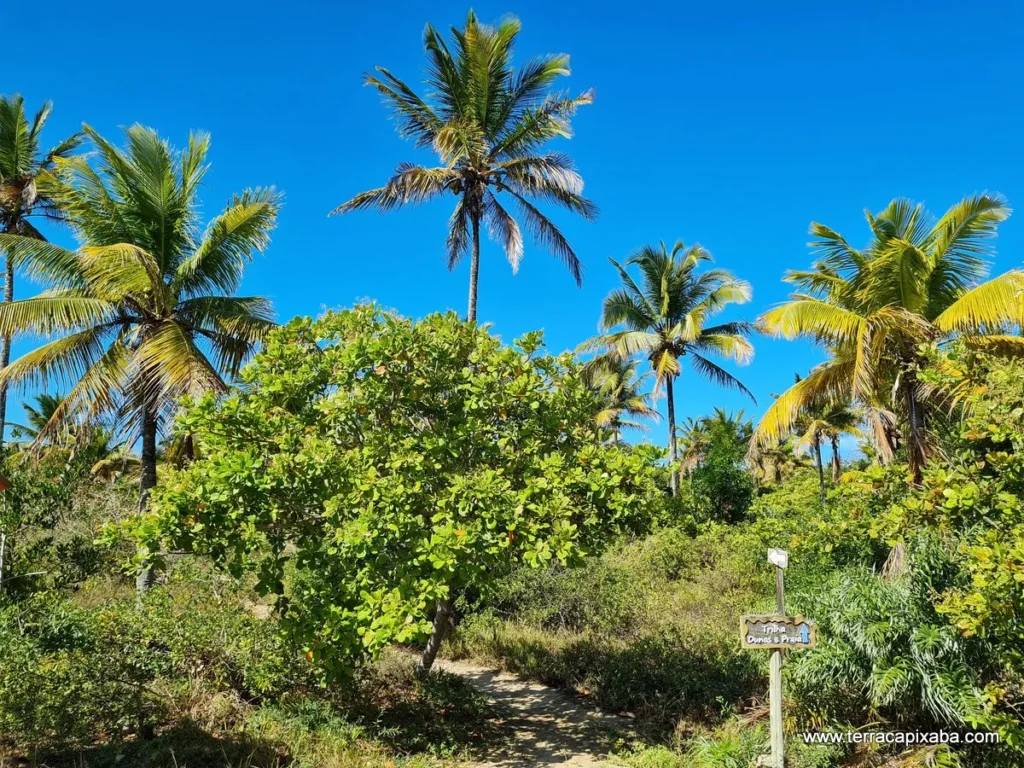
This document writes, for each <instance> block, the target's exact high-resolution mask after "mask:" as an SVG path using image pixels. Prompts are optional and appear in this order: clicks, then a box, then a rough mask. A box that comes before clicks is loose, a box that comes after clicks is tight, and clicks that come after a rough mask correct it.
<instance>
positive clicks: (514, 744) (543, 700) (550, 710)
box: [434, 659, 631, 768]
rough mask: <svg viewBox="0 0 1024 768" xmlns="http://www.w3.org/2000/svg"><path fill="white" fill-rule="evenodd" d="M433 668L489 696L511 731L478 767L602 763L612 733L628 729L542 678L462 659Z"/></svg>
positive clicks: (569, 767)
mask: <svg viewBox="0 0 1024 768" xmlns="http://www.w3.org/2000/svg"><path fill="white" fill-rule="evenodd" d="M434 666H435V668H437V669H442V670H444V671H445V672H450V673H452V674H456V675H460V676H461V677H464V678H465V679H466V680H467V681H469V683H470V684H471V685H473V686H474V687H475V688H477V689H478V690H479V691H480V692H481V693H483V694H484V695H485V696H487V698H488V699H490V701H491V703H492V704H494V706H495V707H496V708H497V710H498V711H499V712H500V713H501V715H502V716H503V720H502V725H503V727H504V728H505V729H506V730H507V731H508V732H509V733H510V738H509V741H508V743H507V744H504V745H502V746H499V747H496V748H495V749H494V750H493V752H491V753H490V754H488V755H487V757H486V758H485V760H484V761H483V762H479V763H474V764H473V765H474V766H476V768H527V766H534V767H536V768H542V767H543V766H563V768H598V767H600V768H605V767H606V766H615V765H621V763H617V762H609V761H607V760H606V759H602V758H603V757H604V756H605V755H606V754H607V753H608V751H609V750H610V749H612V748H613V747H614V746H615V739H616V736H625V735H628V734H629V733H630V730H631V729H630V725H629V721H628V720H626V719H625V718H621V717H617V716H615V715H609V714H606V713H604V712H601V711H600V710H597V709H593V708H590V707H587V706H585V705H584V704H582V703H581V702H580V701H578V700H577V699H574V698H572V697H571V696H569V695H568V694H566V693H564V692H562V691H558V690H554V689H552V688H548V687H547V686H544V685H541V684H540V683H534V682H530V681H526V680H520V679H519V678H518V677H515V676H514V675H510V674H508V673H505V672H498V671H495V670H494V669H489V668H487V667H481V666H478V665H475V664H469V663H467V662H463V661H447V660H444V659H438V660H437V662H436V663H435V665H434Z"/></svg>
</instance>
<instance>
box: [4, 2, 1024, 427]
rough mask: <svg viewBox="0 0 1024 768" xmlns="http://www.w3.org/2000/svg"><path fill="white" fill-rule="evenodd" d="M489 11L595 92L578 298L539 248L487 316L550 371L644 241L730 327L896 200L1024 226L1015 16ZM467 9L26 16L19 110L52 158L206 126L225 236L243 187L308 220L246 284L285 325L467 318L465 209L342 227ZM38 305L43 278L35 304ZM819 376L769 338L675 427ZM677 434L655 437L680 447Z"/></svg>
mask: <svg viewBox="0 0 1024 768" xmlns="http://www.w3.org/2000/svg"><path fill="white" fill-rule="evenodd" d="M474 8H475V10H476V12H477V14H478V16H480V17H481V18H482V19H483V20H485V21H491V20H496V19H498V18H500V17H501V16H503V15H505V14H507V13H512V14H515V15H517V16H518V17H519V18H520V19H521V21H522V23H523V32H522V35H521V36H520V39H519V49H518V50H519V53H520V55H521V56H528V55H532V54H541V53H556V52H566V53H569V54H570V55H571V56H572V68H573V74H572V77H571V78H569V79H568V81H567V84H568V85H569V86H570V87H571V88H572V89H574V90H582V89H585V88H590V87H593V88H596V91H597V97H596V101H595V103H594V105H593V106H591V107H588V108H585V109H583V110H582V111H581V112H580V114H579V116H578V118H577V120H576V122H575V127H576V136H575V138H574V139H572V141H571V142H568V143H565V144H564V145H563V146H560V147H558V148H559V149H565V150H567V151H569V152H571V153H572V155H573V156H574V157H575V159H576V161H577V163H578V165H579V167H580V169H581V171H582V173H583V176H584V178H585V180H586V192H587V193H588V194H589V195H590V196H591V197H592V198H593V199H594V200H595V201H596V202H597V203H598V204H599V205H600V207H601V216H600V218H599V219H598V221H597V222H596V223H594V224H588V223H586V222H583V221H575V220H573V218H571V217H570V216H568V215H565V214H564V213H562V212H559V211H556V212H554V215H555V218H556V219H557V221H558V222H559V223H560V224H561V225H563V227H564V231H565V232H566V233H567V235H568V236H569V238H570V239H571V241H572V243H573V245H574V246H575V247H576V249H577V252H578V253H579V255H580V256H581V257H582V259H583V261H584V263H585V265H586V270H587V271H586V280H585V284H584V287H583V288H582V289H581V290H580V289H577V288H576V287H575V286H574V284H573V282H572V280H571V279H570V277H569V275H568V274H567V273H566V272H565V271H564V270H563V269H562V267H561V266H560V265H559V264H558V263H557V262H556V261H555V260H553V259H552V258H551V257H549V256H548V255H547V254H545V253H544V252H543V251H541V250H538V249H536V248H529V247H528V249H527V252H526V257H525V259H524V261H523V264H522V268H521V269H520V272H519V274H518V275H516V276H513V275H512V273H511V270H510V268H509V266H508V265H507V263H505V262H504V260H503V258H502V256H501V254H500V252H499V251H498V249H497V247H496V246H493V245H488V246H485V249H484V257H483V264H482V269H481V273H482V274H481V300H480V316H481V319H482V320H487V321H491V322H493V324H494V328H495V330H496V331H497V332H498V333H500V334H501V335H502V336H503V337H505V338H506V339H509V340H511V338H512V337H514V336H516V335H518V334H520V333H522V332H524V331H527V330H530V329H534V328H543V329H544V330H545V331H546V333H547V338H548V340H549V343H550V345H551V346H552V347H553V348H554V349H556V350H561V349H565V348H572V347H574V346H575V345H576V344H577V343H578V342H579V341H581V340H582V339H583V338H585V337H587V336H589V335H591V334H592V333H593V332H594V331H595V329H596V322H597V318H598V313H599V310H600V305H601V301H602V299H603V298H604V296H605V295H606V294H607V293H608V291H609V290H610V289H612V288H613V287H615V284H616V276H615V274H614V272H613V270H612V268H611V266H610V265H609V264H608V262H607V257H608V256H614V257H625V256H626V255H628V254H629V253H630V251H632V250H633V249H635V248H636V247H637V246H639V245H641V244H644V243H647V242H656V241H657V240H659V239H664V240H667V241H673V240H676V239H680V238H681V239H684V240H685V241H687V242H692V241H699V242H700V243H702V244H703V245H704V246H706V247H707V248H708V249H710V250H711V252H712V253H713V254H714V255H715V258H716V261H717V262H718V264H719V265H721V266H723V267H726V268H729V269H731V270H733V271H734V272H736V273H737V274H738V275H740V276H742V277H744V278H746V279H747V280H749V281H751V282H752V283H753V285H754V301H753V302H752V304H750V305H748V306H746V307H744V308H742V309H741V311H737V312H734V313H732V316H733V317H741V316H742V317H748V318H753V317H754V316H755V315H756V314H757V313H758V312H760V311H761V310H763V309H764V308H767V307H769V306H772V305H773V304H775V303H777V302H779V301H781V300H782V299H784V298H785V296H786V294H787V288H786V286H785V285H784V284H783V283H782V282H781V281H780V278H781V276H782V274H783V272H784V270H785V269H786V268H790V267H803V266H805V265H807V264H808V263H809V261H810V257H809V256H808V251H807V248H806V241H807V239H808V238H807V227H808V224H809V223H810V222H811V221H812V220H818V221H822V222H824V223H827V224H828V225H829V226H832V227H833V228H835V229H838V230H839V231H841V232H843V233H844V234H846V235H847V236H848V237H849V238H850V239H851V240H852V241H853V242H854V243H855V244H860V243H863V242H864V241H865V240H866V237H867V231H866V225H865V224H864V221H863V214H862V211H863V209H864V208H865V207H867V208H871V209H873V210H879V209H881V208H882V207H883V206H884V205H885V204H886V203H887V202H888V201H889V200H890V199H891V198H893V197H896V196H906V197H911V198H914V199H917V200H921V201H924V202H926V203H927V204H928V206H929V208H931V209H932V210H933V211H935V212H941V211H943V210H944V209H945V208H946V207H947V206H948V205H950V204H951V203H953V202H955V201H956V200H957V199H959V198H960V197H962V196H964V195H968V194H971V193H974V192H981V191H986V190H988V191H998V192H1002V193H1003V194H1005V195H1006V196H1007V197H1008V198H1009V200H1010V203H1011V205H1012V204H1017V205H1018V206H1024V174H1022V170H1024V167H1022V160H1024V149H1022V146H1024V114H1022V112H1024V106H1022V99H1021V82H1022V74H1024V71H1022V70H1024V67H1022V63H1024V59H1022V53H1021V49H1020V34H1021V30H1022V29H1024V25H1022V22H1024V10H1022V6H1020V5H1019V4H1018V3H1014V2H1003V1H1002V0H999V1H996V2H986V3H972V4H968V3H962V2H961V3H945V2H941V1H940V2H898V3H894V2H884V3H883V2H874V1H872V2H859V3H821V2H795V3H764V2H740V3H733V4H712V3H699V4H698V3H692V4H681V3H659V2H646V3H634V4H626V5H623V4H622V3H615V4H611V3H587V4H580V5H577V4H571V3H550V2H538V1H537V0H517V1H516V2H500V3H495V2H486V3H476V4H475V5H474ZM467 9H468V5H467V4H466V3H464V2H459V3H453V2H449V1H448V0H435V2H432V3H414V2H407V1H406V2H402V1H399V2H390V3H386V4H377V3H357V4H356V3H352V4H350V3H302V2H295V3H285V4H281V3H276V2H275V3H270V2H266V0H250V2H247V3H244V4H239V3H235V2H231V3H229V2H226V1H225V0H205V1H204V2H194V1H192V0H188V1H179V2H174V3H164V4H143V3H137V2H131V3H128V2H104V1H103V0H101V2H98V3H79V2H75V3H70V2H66V1H65V0H56V1H55V2H50V3H47V4H46V5H45V7H37V6H34V5H32V4H30V3H16V4H13V5H11V7H8V8H5V9H4V11H3V17H4V26H5V28H6V29H7V30H23V32H18V33H17V34H16V35H15V39H17V40H19V41H21V42H20V43H18V44H15V46H14V48H13V49H11V50H9V51H8V53H9V54H10V55H9V56H8V57H7V66H6V67H5V68H4V74H3V76H2V78H0V92H3V93H11V92H15V91H20V92H21V93H23V94H24V95H25V97H26V99H27V100H28V102H29V104H30V106H33V107H34V106H35V105H36V104H38V103H39V102H40V101H42V100H43V99H52V100H53V101H54V102H55V112H54V116H53V118H52V119H51V122H50V124H49V126H48V133H47V139H48V141H50V142H52V141H55V140H57V139H58V138H59V137H61V136H62V135H64V134H66V133H69V132H71V131H72V130H74V129H75V128H77V126H78V125H79V124H80V123H81V122H82V121H86V122H88V123H90V124H91V125H93V126H94V127H96V128H97V129H99V130H100V131H101V132H103V133H105V134H107V135H108V136H110V137H112V138H116V136H117V131H118V128H119V127H120V126H127V125H129V124H131V123H134V122H140V123H143V124H145V125H149V126H152V127H155V128H156V129H158V130H159V131H160V133H161V134H162V135H164V136H165V137H167V138H168V139H170V140H171V141H172V143H175V144H177V145H181V144H183V143H184V141H185V139H186V136H187V133H188V131H189V130H190V129H203V130H207V131H210V132H211V133H212V135H213V149H212V153H211V159H212V163H213V168H212V172H211V173H210V175H209V176H208V188H207V189H206V190H205V193H204V196H203V197H204V200H205V209H206V211H207V212H208V213H210V214H212V213H215V212H216V211H218V210H219V208H220V206H222V205H223V204H224V202H226V200H227V199H228V197H229V196H230V194H231V193H232V192H235V191H239V190H241V189H242V188H244V187H246V186H255V185H270V184H273V185H276V186H277V187H279V188H280V189H281V190H283V191H284V193H285V195H286V207H285V208H284V210H283V212H282V215H281V219H280V223H279V227H278V229H277V231H276V233H275V236H274V242H273V245H272V247H271V248H270V250H269V252H268V253H267V254H266V255H265V256H263V257H260V258H258V259H257V260H256V262H255V263H254V264H253V266H252V267H251V269H250V270H249V273H248V276H247V278H246V280H245V284H244V292H245V293H252V294H265V295H268V296H270V297H271V298H272V299H273V301H274V303H275V306H276V308H277V311H278V313H279V316H280V317H281V318H282V319H287V318H290V317H292V316H293V315H296V314H310V313H314V314H315V313H317V312H319V311H320V310H321V308H323V307H338V306H344V305H348V304H351V303H352V302H354V301H357V300H359V299H362V298H366V297H372V298H376V299H378V300H379V301H381V302H382V303H383V304H385V305H387V306H390V307H394V308H396V309H398V310H399V311H401V312H402V313H404V314H407V315H413V316H422V315H424V314H426V313H428V312H430V311H433V310H443V309H446V308H454V309H457V310H458V311H460V312H464V311H465V300H466V292H467V280H468V276H467V268H466V267H465V266H463V267H462V268H460V269H459V270H457V271H456V272H455V273H454V274H449V273H448V272H447V271H446V269H445V265H444V255H443V253H444V251H443V247H444V233H445V222H446V219H447V216H448V213H449V211H450V203H449V202H448V201H445V202H443V203H438V204H433V205H429V206H426V207H422V208H419V209H407V210H404V211H400V212H397V213H393V214H390V215H387V216H381V215H377V214H373V213H368V212H367V213H356V214H351V215H349V216H346V217H343V218H338V217H335V218H330V219H328V218H327V212H328V211H329V210H330V209H331V208H333V207H334V206H336V205H338V204H339V203H341V202H343V201H344V200H346V199H348V198H349V197H350V196H352V195H353V194H354V193H356V192H359V191H362V190H364V189H367V188H370V187H372V186H376V185H378V184H380V183H381V182H383V181H384V179H386V178H387V176H388V174H389V173H390V172H391V171H392V169H393V168H394V166H395V164H396V163H397V162H398V161H400V160H403V159H409V158H413V157H415V155H414V154H413V151H412V148H411V146H410V145H409V144H408V143H406V142H403V141H402V140H401V139H400V138H399V137H398V136H397V134H396V133H395V131H394V130H393V127H392V125H391V124H390V123H389V120H388V117H387V114H386V112H385V110H384V109H383V107H382V106H381V104H380V101H379V99H378V97H377V95H376V94H375V93H374V92H373V91H371V90H370V89H368V88H365V87H363V86H362V74H363V72H364V71H366V70H369V69H371V68H372V67H373V66H374V65H382V66H386V67H388V68H389V69H391V71H392V72H394V73H395V74H396V75H398V76H400V77H402V78H404V79H406V80H407V81H408V82H410V83H419V81H420V80H421V73H422V54H421V51H422V48H421V39H422V31H423V27H424V24H425V23H426V22H428V21H429V22H431V23H433V24H434V25H435V26H437V27H441V28H447V27H448V26H450V25H452V24H460V23H462V22H463V21H464V19H465V15H466V11H467ZM65 239H66V236H65ZM999 250H1000V255H999V260H998V263H997V269H998V270H1000V271H1001V270H1004V269H1008V268H1010V267H1012V266H1017V265H1020V263H1021V262H1022V260H1024V216H1018V217H1013V218H1011V219H1010V221H1009V222H1007V223H1006V224H1005V225H1004V226H1003V228H1002V234H1001V236H1000V240H999ZM32 291H33V287H32V286H30V285H29V284H27V283H26V282H24V281H23V282H22V285H21V287H20V290H19V296H21V297H25V296H27V295H29V294H30V293H31V292H32ZM25 348H26V346H25V344H24V343H22V344H19V345H18V346H17V347H16V349H15V352H16V353H17V352H19V351H24V349H25ZM817 359H818V358H817V356H816V354H815V353H814V351H813V350H811V349H810V348H809V347H807V346H805V345H801V344H795V343H788V342H776V341H769V340H758V341H757V354H756V357H755V359H754V361H753V363H752V364H751V365H750V366H749V367H746V368H744V369H739V370H738V371H737V373H738V374H739V375H740V376H741V377H742V378H743V380H744V381H745V382H746V383H747V384H748V386H749V387H750V388H751V389H752V390H753V391H754V393H755V394H756V395H757V398H758V401H759V405H758V406H757V407H756V408H755V407H753V406H751V405H750V404H749V403H745V402H744V399H743V398H742V397H741V396H739V395H737V394H733V393H727V392H723V391H721V390H717V389H715V388H713V387H711V386H710V385H708V384H705V383H703V382H701V381H699V380H697V379H696V378H695V377H694V376H692V375H690V374H686V375H684V377H683V379H682V382H681V384H680V387H679V392H680V396H679V400H680V405H679V411H680V418H682V417H685V416H689V415H698V414H701V413H705V412H707V411H709V410H710V409H711V408H712V406H714V405H722V406H725V407H728V408H731V409H735V408H740V407H746V408H747V411H748V413H754V412H756V413H759V412H760V411H761V410H762V409H763V407H764V405H765V404H766V403H767V402H770V400H771V393H772V392H778V391H781V390H782V389H784V388H785V387H786V386H788V385H789V384H790V382H791V381H792V376H793V373H794V372H796V371H804V370H806V369H807V368H808V367H809V366H811V365H812V364H813V363H815V362H816V361H817ZM20 399H21V398H19V397H18V396H15V397H14V398H13V400H14V403H17V402H18V401H19V400H20ZM19 415H20V414H19V412H18V409H17V408H15V409H13V411H12V413H11V416H12V417H17V416H19ZM662 432H663V429H661V428H658V429H657V430H656V431H655V432H654V433H653V434H652V438H653V439H657V440H658V441H659V442H662V441H663V440H664V436H663V435H662Z"/></svg>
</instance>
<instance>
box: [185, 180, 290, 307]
mask: <svg viewBox="0 0 1024 768" xmlns="http://www.w3.org/2000/svg"><path fill="white" fill-rule="evenodd" d="M280 206H281V196H280V194H278V192H277V191H276V190H275V189H274V188H273V187H270V188H268V189H259V188H257V189H253V190H246V191H245V192H243V193H242V194H241V195H237V196H235V197H234V198H233V199H232V200H231V203H230V204H229V205H228V207H227V209H226V210H225V211H224V212H223V213H221V214H220V215H219V216H218V217H217V218H215V219H214V220H213V221H211V222H210V224H209V226H207V228H206V233H205V234H204V235H203V238H202V241H201V242H200V243H199V246H198V247H197V248H196V250H195V252H194V253H193V254H192V255H191V256H189V257H188V258H186V259H185V260H183V261H182V263H181V265H180V266H179V267H178V268H177V270H176V271H175V275H174V283H173V289H174V291H175V292H176V293H177V292H179V291H180V292H182V293H184V294H186V295H195V294H197V293H199V292H202V291H211V290H219V291H223V292H224V293H232V292H234V291H236V290H238V286H239V283H240V281H241V277H242V271H243V270H244V269H245V266H246V265H247V264H249V262H250V261H252V257H253V254H254V253H262V252H263V251H265V250H266V248H267V246H268V245H269V244H270V233H271V231H272V230H273V229H274V227H275V226H276V224H277V214H278V211H279V209H280Z"/></svg>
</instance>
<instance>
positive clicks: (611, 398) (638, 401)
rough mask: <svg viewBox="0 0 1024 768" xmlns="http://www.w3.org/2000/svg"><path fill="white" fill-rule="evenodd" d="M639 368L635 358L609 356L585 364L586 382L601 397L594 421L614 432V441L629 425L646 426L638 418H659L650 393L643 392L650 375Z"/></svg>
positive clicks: (640, 427)
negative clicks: (652, 405)
mask: <svg viewBox="0 0 1024 768" xmlns="http://www.w3.org/2000/svg"><path fill="white" fill-rule="evenodd" d="M639 367H640V364H639V362H638V361H636V360H622V359H614V358H607V357H599V358H595V359H594V360H593V361H591V362H590V363H588V364H587V365H585V366H584V367H583V380H584V382H585V383H586V385H587V386H588V387H590V388H591V389H592V390H594V392H596V393H597V394H598V396H599V397H600V399H601V410H599V411H598V412H597V416H596V417H595V421H596V423H597V426H598V427H600V428H601V429H604V430H607V431H608V432H610V433H611V437H612V442H613V443H618V442H619V440H620V439H621V438H622V430H623V429H625V428H627V427H629V428H631V429H646V428H647V427H646V425H645V424H644V423H643V422H642V421H638V420H637V419H654V420H657V418H658V412H657V411H656V410H654V409H653V408H651V404H650V403H651V397H652V395H651V393H650V392H644V391H642V390H643V385H644V381H645V379H646V378H647V376H648V374H646V373H644V374H641V373H639V372H638V369H639Z"/></svg>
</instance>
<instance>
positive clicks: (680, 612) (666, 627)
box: [456, 526, 767, 738]
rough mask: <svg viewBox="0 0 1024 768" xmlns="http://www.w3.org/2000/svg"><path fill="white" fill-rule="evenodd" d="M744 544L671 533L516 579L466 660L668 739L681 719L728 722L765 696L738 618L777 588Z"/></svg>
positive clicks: (516, 574)
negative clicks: (587, 698) (631, 716)
mask: <svg viewBox="0 0 1024 768" xmlns="http://www.w3.org/2000/svg"><path fill="white" fill-rule="evenodd" d="M736 533H737V532H736V529H734V528H733V527H731V526H720V527H717V528H716V529H715V530H714V531H713V532H711V533H707V534H704V535H702V536H700V537H698V538H697V539H693V538H691V537H690V536H688V535H686V534H684V533H682V532H681V531H679V530H676V529H665V530H662V531H659V532H657V533H656V534H654V535H652V536H648V537H646V538H643V539H640V540H637V541H633V542H629V543H623V545H622V546H617V547H613V548H611V549H610V550H609V551H608V552H607V553H606V554H604V555H603V556H602V557H600V558H592V559H591V560H590V561H588V562H587V564H586V565H585V566H583V567H582V568H579V569H565V568H561V567H552V568H548V569H541V570H529V571H527V570H523V569H519V570H516V571H513V572H512V573H511V574H509V575H508V576H506V577H505V578H503V579H502V580H501V581H500V582H499V583H498V584H497V585H496V587H495V589H494V590H493V591H492V593H491V595H490V596H489V597H488V599H487V600H486V601H485V605H484V607H485V611H484V613H483V614H482V615H479V616H475V617H473V618H471V619H469V620H467V621H466V622H464V624H463V625H462V626H461V627H460V629H459V633H458V634H457V636H456V641H457V649H458V650H459V652H461V653H469V654H476V655H481V656H484V657H487V658H492V659H496V660H499V661H500V662H501V663H502V664H504V665H506V666H507V667H509V668H510V669H513V670H515V671H516V672H518V673H520V674H524V675H527V676H530V677H533V678H536V679H539V680H541V681H543V682H546V683H549V684H556V685H562V686H566V687H569V688H572V689H575V690H577V691H580V692H585V693H589V694H591V695H593V696H594V697H595V699H596V700H597V702H598V703H600V704H601V705H602V706H604V707H606V708H607V709H609V710H611V711H620V710H629V711H632V712H635V713H636V714H637V715H638V725H639V726H640V727H641V729H642V730H644V731H645V732H647V733H649V734H650V735H652V736H655V737H657V738H661V737H662V736H663V735H664V734H665V733H666V732H669V733H670V732H671V731H672V730H673V729H674V728H675V726H676V723H677V722H678V721H679V720H680V719H686V720H699V721H717V720H719V719H720V718H721V717H722V716H723V714H725V713H728V712H730V711H732V710H733V708H734V707H735V706H737V705H739V704H740V702H741V701H742V700H743V699H745V698H746V697H747V696H749V695H750V694H751V692H752V691H754V690H756V689H757V687H758V686H759V674H760V671H759V664H758V659H756V658H755V657H754V656H752V655H750V654H747V653H744V652H741V651H740V650H739V648H738V644H737V643H736V642H735V634H736V617H737V616H738V615H739V614H740V613H742V612H745V611H746V610H748V609H749V607H750V606H751V605H756V604H757V602H758V601H759V600H760V599H761V598H762V594H761V592H760V591H759V589H758V586H759V585H758V582H760V583H761V584H765V585H766V584H767V580H766V579H762V578H759V576H758V575H757V573H756V570H755V569H754V568H752V567H751V558H750V557H749V551H748V550H747V549H746V548H745V547H744V546H741V545H740V544H739V542H738V541H737V540H736V538H735V537H736ZM757 549H758V550H760V546H758V547H757Z"/></svg>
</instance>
